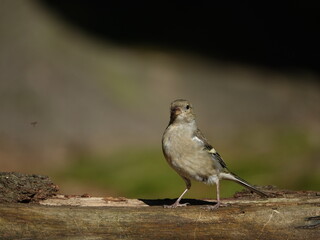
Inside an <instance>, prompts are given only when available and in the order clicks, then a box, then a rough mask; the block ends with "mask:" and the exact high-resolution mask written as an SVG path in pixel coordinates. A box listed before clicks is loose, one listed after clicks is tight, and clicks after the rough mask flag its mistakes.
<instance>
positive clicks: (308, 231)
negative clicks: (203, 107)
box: [0, 192, 320, 240]
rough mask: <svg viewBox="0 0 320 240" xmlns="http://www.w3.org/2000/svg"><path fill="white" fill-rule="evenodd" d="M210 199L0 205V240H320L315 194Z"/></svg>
mask: <svg viewBox="0 0 320 240" xmlns="http://www.w3.org/2000/svg"><path fill="white" fill-rule="evenodd" d="M277 196H278V197H274V198H269V199H258V198H257V199H255V198H254V199H252V198H248V197H244V198H233V199H224V200H223V202H224V203H225V204H227V206H226V207H221V208H219V209H217V210H214V211H208V210H205V209H202V207H204V206H206V205H210V204H214V201H211V200H203V201H200V200H199V201H197V200H191V199H185V200H184V201H188V202H190V203H191V205H190V206H187V207H182V208H177V209H165V208H163V205H165V204H170V203H172V202H173V201H174V200H173V199H163V200H161V199H160V200H147V199H140V200H139V199H126V198H97V197H89V196H82V197H80V196H71V197H70V196H63V195H58V196H56V197H54V198H50V199H47V200H44V201H41V202H40V204H30V203H29V204H22V203H2V204H0V239H237V240H239V239H281V240H282V239H319V236H320V217H319V215H320V209H319V207H320V200H319V193H316V192H282V194H279V192H278V194H277Z"/></svg>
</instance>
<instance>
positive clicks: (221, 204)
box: [201, 202, 229, 211]
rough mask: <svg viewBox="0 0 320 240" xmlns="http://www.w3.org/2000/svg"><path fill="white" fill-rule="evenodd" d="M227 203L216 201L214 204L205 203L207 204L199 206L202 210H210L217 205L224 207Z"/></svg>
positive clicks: (217, 206) (216, 207)
mask: <svg viewBox="0 0 320 240" xmlns="http://www.w3.org/2000/svg"><path fill="white" fill-rule="evenodd" d="M228 205H229V204H227V203H221V202H217V203H216V204H215V205H207V206H204V207H201V208H202V209H204V210H209V211H212V210H216V209H218V208H219V207H226V206H228Z"/></svg>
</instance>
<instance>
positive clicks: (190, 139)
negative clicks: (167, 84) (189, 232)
mask: <svg viewBox="0 0 320 240" xmlns="http://www.w3.org/2000/svg"><path fill="white" fill-rule="evenodd" d="M162 150H163V154H164V157H165V159H166V160H167V162H168V164H169V165H170V166H171V167H172V168H173V169H174V170H175V171H176V172H177V173H178V174H179V175H180V176H181V177H182V178H183V180H184V181H185V184H186V189H185V190H184V191H183V192H182V194H181V195H180V197H179V198H177V200H176V201H175V203H173V204H172V205H165V206H164V207H165V208H176V207H183V206H187V205H188V203H180V201H181V199H182V197H183V196H184V195H185V194H186V192H187V191H188V190H189V189H190V188H191V180H195V181H199V182H203V183H205V184H209V185H212V184H215V185H216V195H217V202H216V204H215V205H211V206H208V207H207V208H208V209H211V210H213V209H217V208H219V206H220V205H221V201H220V181H221V180H231V181H234V182H236V183H238V184H241V185H242V186H244V187H246V188H248V189H250V190H251V191H253V192H255V193H257V194H259V195H260V196H261V197H268V195H267V194H266V193H264V192H262V191H260V190H258V189H257V188H255V187H253V186H252V185H250V184H249V183H248V182H247V181H245V180H244V179H242V178H240V177H239V176H237V175H236V174H234V173H232V172H230V171H229V169H228V168H227V165H226V163H225V162H224V160H223V159H222V157H221V155H220V154H219V153H218V152H217V151H216V150H215V149H214V148H213V147H212V146H211V144H210V143H209V142H208V140H207V139H206V138H205V136H204V135H203V134H202V132H201V131H200V130H199V129H198V127H197V124H196V117H195V114H194V110H193V106H192V105H191V103H190V102H189V101H187V100H184V99H177V100H174V101H173V102H172V103H171V106H170V121H169V124H168V126H167V128H166V129H165V131H164V133H163V136H162Z"/></svg>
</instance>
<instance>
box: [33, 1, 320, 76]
mask: <svg viewBox="0 0 320 240" xmlns="http://www.w3.org/2000/svg"><path fill="white" fill-rule="evenodd" d="M38 2H39V3H41V5H43V6H45V7H46V8H47V9H50V10H51V11H53V12H55V13H56V15H57V16H60V17H61V18H63V19H64V20H65V21H66V22H68V23H70V24H72V25H74V26H77V28H79V29H81V30H83V31H84V32H86V33H87V34H90V35H92V36H95V37H98V38H101V39H106V40H108V41H110V40H111V41H114V42H117V43H122V44H126V45H133V46H138V47H146V46H147V47H157V48H166V49H173V50H178V51H187V52H192V53H196V54H200V55H202V56H205V57H213V58H215V59H219V60H226V61H237V62H241V63H249V64H255V65H261V66H264V67H270V68H276V69H279V70H294V71H299V70H312V71H317V72H319V71H320V68H319V64H318V63H319V57H320V51H319V42H320V37H319V35H320V34H318V32H319V31H318V23H319V22H320V14H319V10H320V8H319V5H318V4H317V3H316V2H313V3H299V4H295V3H291V4H290V5H289V4H286V5H285V4H283V5H281V4H279V3H277V4H268V5H267V4H258V3H255V4H253V3H247V2H242V1H241V2H236V1H235V2H233V3H232V2H229V1H228V2H225V3H224V2H221V1H220V2H215V3H209V2H206V1H203V2H202V1H200V2H197V3H194V4H190V3H187V2H184V3H181V2H179V3H175V2H170V3H169V2H162V1H161V2H160V1H159V2H151V4H150V3H149V4H146V3H144V4H139V3H136V2H130V1H121V2H118V1H90V2H89V1H52V0H38Z"/></svg>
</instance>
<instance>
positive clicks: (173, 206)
mask: <svg viewBox="0 0 320 240" xmlns="http://www.w3.org/2000/svg"><path fill="white" fill-rule="evenodd" d="M188 205H190V203H177V202H175V203H174V204H172V205H164V206H163V207H164V208H177V207H186V206H188Z"/></svg>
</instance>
